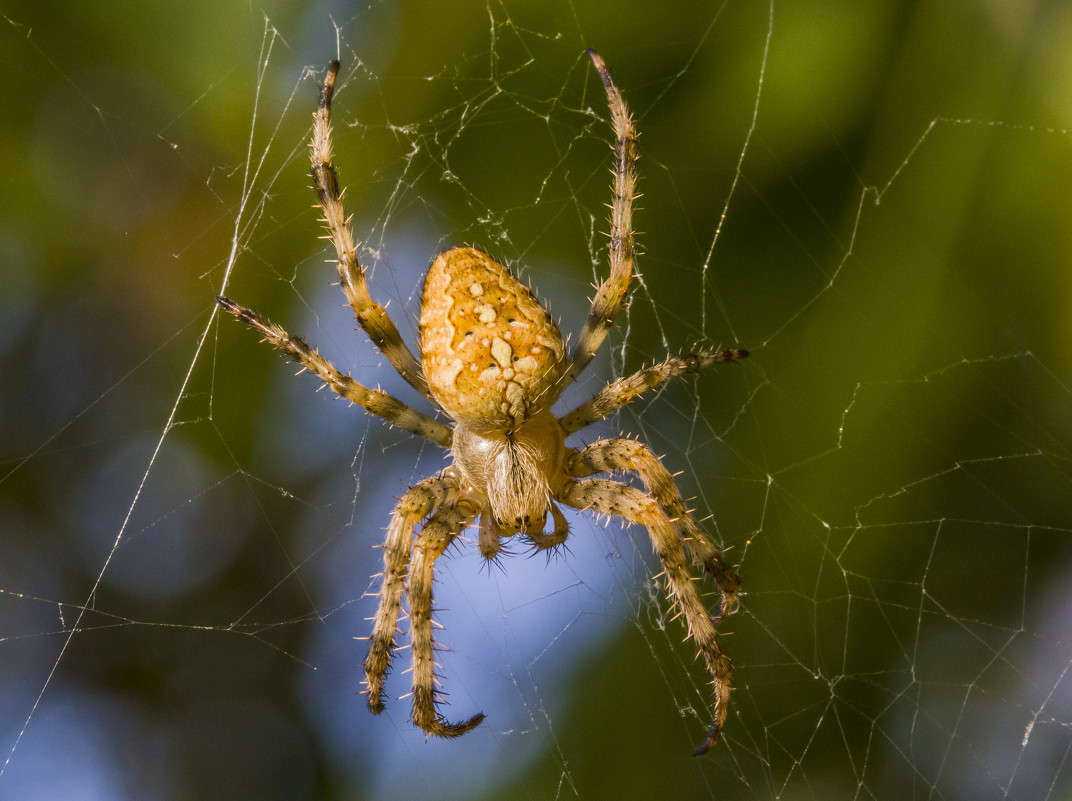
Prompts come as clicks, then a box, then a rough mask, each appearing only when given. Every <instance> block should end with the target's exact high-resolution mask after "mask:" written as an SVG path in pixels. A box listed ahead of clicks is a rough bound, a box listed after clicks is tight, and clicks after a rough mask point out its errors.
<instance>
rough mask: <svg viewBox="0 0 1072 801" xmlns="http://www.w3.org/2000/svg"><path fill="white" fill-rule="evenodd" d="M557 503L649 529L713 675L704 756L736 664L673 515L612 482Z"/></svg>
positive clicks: (565, 493)
mask: <svg viewBox="0 0 1072 801" xmlns="http://www.w3.org/2000/svg"><path fill="white" fill-rule="evenodd" d="M559 500H561V501H562V502H564V503H566V504H568V505H569V506H573V507H575V508H577V509H587V510H591V511H594V512H598V513H601V514H607V515H615V516H616V517H620V518H623V519H624V520H627V521H629V522H631V523H639V524H641V525H642V526H644V527H645V528H647V530H648V534H649V536H650V537H651V544H652V547H653V548H654V549H655V553H656V555H658V557H659V561H661V562H662V565H663V575H664V576H665V577H666V583H667V586H668V588H669V590H670V597H671V598H672V599H673V602H674V604H675V606H677V608H678V609H679V610H680V611H681V614H682V615H683V616H684V618H685V624H686V627H687V629H688V634H689V636H690V637H693V638H694V639H695V640H696V644H697V645H698V646H699V648H700V653H702V654H703V657H704V662H705V663H706V665H707V670H708V673H710V674H711V682H712V685H713V686H714V695H715V698H714V709H713V721H712V723H711V728H710V729H709V730H708V733H707V737H706V739H705V740H704V741H703V742H702V743H701V744H700V745H699V746H698V747H697V748H696V750H695V751H694V752H693V754H694V755H695V756H699V755H701V754H704V753H706V752H707V750H708V749H709V748H710V747H711V746H712V745H713V744H714V743H715V741H716V740H717V739H718V736H719V734H721V732H722V726H723V724H724V723H725V721H726V713H727V711H728V709H729V701H730V675H731V673H732V670H733V665H732V663H731V662H730V659H729V657H728V656H726V654H725V653H724V652H723V651H722V647H721V646H720V645H719V642H718V633H717V632H716V631H715V624H714V623H713V622H712V620H711V618H710V617H709V616H708V614H707V610H706V608H705V607H704V604H703V601H702V599H701V598H700V594H699V592H697V590H696V584H695V582H694V581H693V580H692V575H691V574H690V572H689V567H688V564H687V562H686V559H685V547H684V544H683V543H682V541H681V538H680V537H679V536H678V534H677V532H675V531H674V527H673V525H672V524H671V522H670V519H669V517H667V515H666V513H665V512H664V511H663V509H662V508H661V507H660V505H659V503H658V502H656V500H655V499H654V498H652V496H650V495H648V494H647V493H645V492H641V491H640V490H638V489H636V488H634V487H630V486H628V485H627V484H620V483H618V482H617V481H611V480H609V479H599V478H593V479H588V480H586V481H573V482H570V483H568V484H566V485H565V486H564V487H563V488H562V489H561V490H560V494H559Z"/></svg>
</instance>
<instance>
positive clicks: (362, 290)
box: [309, 61, 431, 397]
mask: <svg viewBox="0 0 1072 801" xmlns="http://www.w3.org/2000/svg"><path fill="white" fill-rule="evenodd" d="M338 73H339V62H338V61H332V62H331V63H330V64H329V65H328V69H327V74H326V75H325V76H324V86H323V88H322V89H321V90H320V104H319V106H318V107H317V110H316V113H315V114H314V115H313V138H312V141H311V142H310V143H309V151H310V157H311V159H312V163H313V181H314V182H315V184H316V193H317V195H319V197H320V206H321V208H322V209H323V211H324V224H325V225H326V226H327V230H328V238H329V239H330V240H331V241H332V243H333V244H334V245H335V252H336V254H337V256H338V259H337V261H336V263H337V265H338V270H339V281H340V282H341V284H342V290H343V292H344V293H345V294H346V299H347V300H348V301H349V302H350V307H351V308H352V309H353V310H354V315H355V316H356V317H357V322H358V324H359V325H360V326H361V327H362V328H363V329H365V333H367V334H368V335H369V339H371V340H372V341H373V342H374V343H375V345H376V347H377V348H379V349H380V352H381V353H382V354H383V355H384V356H385V357H386V358H387V361H389V362H390V363H391V365H392V366H393V367H394V368H395V370H397V371H398V373H399V375H401V376H402V377H403V378H404V379H406V381H407V382H408V383H409V385H410V386H412V387H413V388H414V389H416V390H417V391H418V392H420V393H421V394H422V395H424V396H425V397H431V395H430V394H429V392H428V382H427V381H425V379H424V373H422V372H421V367H420V364H418V362H417V359H416V358H415V357H414V356H413V352H412V351H411V350H410V349H409V346H408V345H406V343H405V341H404V340H403V339H402V336H401V335H400V334H399V333H398V329H397V328H396V327H395V324H394V322H392V320H391V318H390V317H389V316H388V315H387V311H386V310H385V309H384V308H383V306H381V305H380V304H379V303H377V302H376V301H374V300H373V299H372V296H371V295H369V291H368V282H367V281H366V280H365V270H364V269H363V268H362V266H361V263H360V262H359V261H358V259H357V245H356V243H355V242H354V236H353V233H352V232H351V231H350V221H349V219H348V218H347V216H346V212H345V211H344V209H343V205H342V197H343V192H341V191H340V190H339V174H338V171H337V170H336V169H335V165H334V164H332V162H331V156H332V153H331V98H332V95H333V94H334V93H335V78H336V76H337V75H338Z"/></svg>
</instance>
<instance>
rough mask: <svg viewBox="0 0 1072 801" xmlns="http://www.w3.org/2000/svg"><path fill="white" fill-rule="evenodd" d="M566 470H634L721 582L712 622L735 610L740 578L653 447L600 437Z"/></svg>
mask: <svg viewBox="0 0 1072 801" xmlns="http://www.w3.org/2000/svg"><path fill="white" fill-rule="evenodd" d="M566 470H567V472H568V473H569V474H570V475H571V476H575V477H577V478H584V477H586V476H591V475H595V474H596V473H619V472H628V473H635V474H636V475H638V476H639V477H640V480H641V481H643V482H644V486H645V487H646V488H647V491H648V493H650V495H651V497H652V498H654V499H655V501H656V503H658V504H659V508H660V509H661V510H662V512H663V514H664V515H665V516H666V518H667V520H669V521H670V524H671V525H672V526H673V528H674V531H676V532H677V535H678V536H679V537H680V538H681V541H682V542H684V543H685V547H687V548H688V549H689V551H690V552H691V553H692V556H693V559H694V561H695V562H696V563H697V564H698V565H700V566H701V567H703V569H704V571H705V572H706V573H707V575H708V576H710V577H711V579H712V580H713V581H714V582H715V583H716V584H717V585H718V589H719V592H720V594H721V596H722V601H721V603H720V605H719V611H718V613H717V614H715V615H714V616H713V617H712V622H713V623H716V624H717V623H718V621H719V620H721V619H722V618H724V617H725V616H726V615H729V614H731V613H732V612H733V610H734V608H735V607H736V606H737V593H738V591H739V590H740V587H741V580H740V579H739V578H738V577H737V574H736V573H734V572H733V569H732V568H731V567H730V566H729V565H727V564H726V563H725V562H724V561H723V559H722V551H721V550H720V549H719V548H718V547H717V546H715V544H714V543H712V542H711V540H710V539H709V538H708V537H707V535H706V534H704V532H703V531H702V530H701V529H700V527H699V526H698V525H697V524H696V521H695V520H693V519H692V515H691V514H690V513H689V510H688V509H686V508H685V502H684V501H683V500H682V499H681V493H680V492H678V489H677V485H676V484H675V483H674V477H673V476H672V475H670V471H668V470H667V469H666V468H665V467H663V464H662V462H660V461H659V458H658V457H657V456H656V455H655V454H654V453H653V452H652V450H651V448H649V447H648V446H647V445H645V444H643V443H642V442H637V441H636V440H632V439H601V440H597V441H596V442H593V443H592V444H591V445H589V446H588V447H586V448H582V449H581V450H580V451H577V452H576V453H574V454H573V456H571V457H570V459H569V462H568V463H567V465H566Z"/></svg>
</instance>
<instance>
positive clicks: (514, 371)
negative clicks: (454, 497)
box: [420, 248, 566, 431]
mask: <svg viewBox="0 0 1072 801" xmlns="http://www.w3.org/2000/svg"><path fill="white" fill-rule="evenodd" d="M420 331H421V366H422V367H423V368H424V375H425V378H427V379H428V388H429V389H430V390H431V392H432V397H433V398H434V399H435V401H436V403H438V404H439V406H440V407H441V408H442V409H443V411H445V412H446V413H447V414H448V415H449V416H450V417H451V419H453V420H455V421H456V422H458V423H464V424H465V425H466V426H468V427H470V428H472V429H473V430H476V431H509V430H512V429H515V428H518V427H519V426H520V425H521V424H522V423H523V422H524V421H525V420H526V419H528V418H529V417H531V416H532V415H533V414H534V413H535V412H537V411H540V409H541V408H545V407H546V405H549V404H548V403H547V402H548V399H551V400H553V399H554V397H556V396H554V395H552V390H553V389H554V387H555V385H556V384H557V383H558V380H559V379H560V378H561V375H562V371H563V369H564V367H565V356H566V346H565V344H564V343H563V341H562V334H561V333H559V330H558V326H557V325H555V322H554V320H552V319H551V315H550V314H549V313H548V312H547V310H546V309H545V308H544V307H543V306H541V305H540V303H539V301H537V300H536V298H534V297H533V296H532V293H531V292H529V290H528V289H527V288H526V287H525V286H524V285H523V284H522V283H521V282H520V281H518V280H517V279H516V278H515V277H514V276H513V274H512V273H511V272H510V271H509V270H507V269H506V268H505V267H503V266H502V265H501V264H499V263H498V262H497V261H495V260H494V259H493V258H491V256H489V255H487V254H486V253H484V252H482V251H480V250H477V249H476V248H454V249H453V250H448V251H447V252H446V253H441V254H440V255H439V256H438V257H436V260H435V261H434V262H432V266H431V267H430V268H429V270H428V275H427V277H426V278H425V279H424V295H423V299H422V300H421V323H420Z"/></svg>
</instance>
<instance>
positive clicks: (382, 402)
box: [216, 295, 453, 448]
mask: <svg viewBox="0 0 1072 801" xmlns="http://www.w3.org/2000/svg"><path fill="white" fill-rule="evenodd" d="M216 301H217V302H218V303H219V304H220V306H222V307H223V308H224V309H226V310H227V311H229V312H230V313H231V314H233V315H234V316H235V317H237V318H238V319H239V320H241V321H242V322H244V323H245V324H246V325H248V326H249V327H250V328H252V329H253V330H254V331H257V332H258V333H260V334H261V335H263V337H264V340H265V341H266V342H271V343H272V344H273V345H275V346H276V347H277V348H279V349H280V350H281V351H283V352H284V353H285V354H287V356H289V357H290V358H292V359H294V361H296V362H299V363H300V364H301V365H302V366H303V367H305V369H307V370H309V371H310V372H312V373H315V374H316V375H317V376H319V377H320V378H321V379H322V380H323V381H324V383H325V384H326V385H327V386H329V387H331V389H332V390H334V391H335V392H336V393H337V394H338V395H340V396H342V397H344V398H346V399H347V400H349V401H352V402H354V403H357V404H359V405H361V406H363V407H364V408H365V411H367V412H370V413H371V414H374V415H376V416H377V417H382V418H383V419H384V420H386V421H387V422H388V423H390V424H391V425H396V426H398V427H399V428H402V429H405V430H406V431H409V432H410V433H412V434H417V435H418V436H421V437H424V438H425V439H428V440H431V441H432V442H434V443H436V444H437V445H442V446H443V447H444V448H449V447H450V443H451V439H452V437H453V432H452V430H451V428H450V426H448V425H445V424H443V423H441V422H439V421H438V420H434V419H432V418H431V417H428V416H427V415H424V414H421V413H420V412H418V411H417V410H416V409H412V408H410V407H409V406H407V405H406V404H404V403H403V402H402V401H400V400H398V399H396V398H394V397H392V396H391V395H388V394H387V393H386V392H383V391H381V390H378V389H369V388H368V387H366V386H365V385H364V384H361V383H359V382H358V381H356V380H354V379H353V378H351V377H350V376H348V375H344V374H343V373H341V372H339V370H338V369H337V368H336V367H335V366H334V365H333V364H332V363H331V362H329V361H328V360H327V359H325V358H324V357H323V356H321V355H320V353H319V351H317V350H316V348H311V347H309V345H307V344H306V343H305V342H304V341H303V340H302V339H300V338H299V337H296V336H293V335H291V334H288V333H287V331H286V330H285V329H284V328H283V327H282V326H279V325H276V324H275V323H273V322H272V321H271V320H268V319H267V318H265V317H262V316H261V315H259V314H257V312H255V311H252V310H251V309H247V308H246V307H245V306H240V305H238V304H237V303H235V302H234V301H233V300H230V299H228V298H225V297H223V296H222V295H217V296H216Z"/></svg>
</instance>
